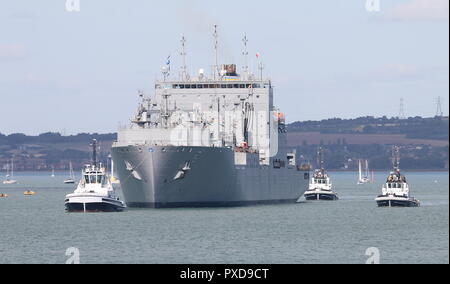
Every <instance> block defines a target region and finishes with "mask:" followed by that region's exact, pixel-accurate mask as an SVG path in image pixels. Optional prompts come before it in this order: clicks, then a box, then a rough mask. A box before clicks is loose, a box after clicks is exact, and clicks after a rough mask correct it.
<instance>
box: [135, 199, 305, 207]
mask: <svg viewBox="0 0 450 284" xmlns="http://www.w3.org/2000/svg"><path fill="white" fill-rule="evenodd" d="M297 200H298V199H282V200H259V201H217V202H216V201H206V202H165V203H163V202H153V203H141V202H127V207H133V208H197V207H242V206H252V205H268V204H287V203H296V202H297Z"/></svg>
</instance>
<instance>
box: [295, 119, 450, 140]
mask: <svg viewBox="0 0 450 284" xmlns="http://www.w3.org/2000/svg"><path fill="white" fill-rule="evenodd" d="M288 129H289V131H291V132H320V133H330V134H331V133H333V134H334V133H340V134H404V135H406V137H407V138H416V139H435V140H448V139H449V120H448V117H432V118H423V117H419V116H417V117H410V118H407V119H399V118H395V117H393V118H388V117H386V116H384V117H381V118H375V117H372V116H367V117H359V118H355V119H340V118H333V119H326V120H321V121H303V122H300V121H298V122H294V123H291V124H289V125H288Z"/></svg>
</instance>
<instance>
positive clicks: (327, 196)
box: [305, 194, 339, 201]
mask: <svg viewBox="0 0 450 284" xmlns="http://www.w3.org/2000/svg"><path fill="white" fill-rule="evenodd" d="M305 199H306V200H317V194H306V195H305ZM319 200H330V201H333V200H339V198H338V197H337V196H336V195H333V194H319Z"/></svg>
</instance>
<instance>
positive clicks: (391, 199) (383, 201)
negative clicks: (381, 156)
mask: <svg viewBox="0 0 450 284" xmlns="http://www.w3.org/2000/svg"><path fill="white" fill-rule="evenodd" d="M392 160H393V164H394V170H393V171H392V172H391V173H390V174H389V176H388V178H387V180H386V183H385V184H384V185H383V188H382V190H381V191H382V193H381V195H379V196H378V197H377V198H376V199H375V200H376V202H377V204H378V206H379V207H419V206H420V201H419V200H417V199H415V198H413V197H410V196H409V185H408V183H407V182H406V177H405V176H404V175H402V174H401V172H400V155H399V148H398V147H394V150H393V159H392Z"/></svg>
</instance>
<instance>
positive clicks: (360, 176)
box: [358, 160, 362, 181]
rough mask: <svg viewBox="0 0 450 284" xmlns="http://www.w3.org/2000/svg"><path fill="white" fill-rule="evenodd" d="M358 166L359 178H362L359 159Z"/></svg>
mask: <svg viewBox="0 0 450 284" xmlns="http://www.w3.org/2000/svg"><path fill="white" fill-rule="evenodd" d="M358 168H359V180H360V181H361V180H362V168H361V160H359V161H358Z"/></svg>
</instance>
